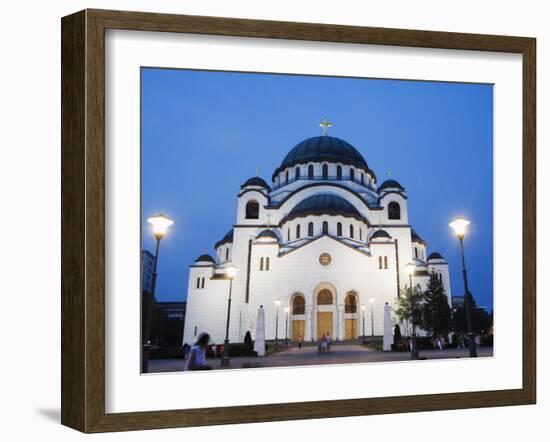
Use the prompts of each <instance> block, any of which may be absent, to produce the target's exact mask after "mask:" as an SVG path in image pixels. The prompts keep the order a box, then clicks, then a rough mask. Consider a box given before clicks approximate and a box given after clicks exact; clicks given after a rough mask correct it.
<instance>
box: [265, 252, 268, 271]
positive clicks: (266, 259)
mask: <svg viewBox="0 0 550 442" xmlns="http://www.w3.org/2000/svg"><path fill="white" fill-rule="evenodd" d="M265 269H266V271H269V256H268V257H266V258H265Z"/></svg>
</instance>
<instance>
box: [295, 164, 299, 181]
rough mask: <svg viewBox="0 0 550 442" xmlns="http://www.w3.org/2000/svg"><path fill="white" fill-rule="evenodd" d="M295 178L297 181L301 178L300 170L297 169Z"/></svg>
mask: <svg viewBox="0 0 550 442" xmlns="http://www.w3.org/2000/svg"><path fill="white" fill-rule="evenodd" d="M294 176H295V178H296V179H299V178H300V168H299V167H297V168H296V170H295V171H294Z"/></svg>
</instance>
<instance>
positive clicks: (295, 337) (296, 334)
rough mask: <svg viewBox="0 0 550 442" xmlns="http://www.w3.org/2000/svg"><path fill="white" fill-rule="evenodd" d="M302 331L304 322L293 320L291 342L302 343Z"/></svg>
mask: <svg viewBox="0 0 550 442" xmlns="http://www.w3.org/2000/svg"><path fill="white" fill-rule="evenodd" d="M304 329H305V321H304V320H303V319H293V320H292V338H291V339H292V341H293V342H298V341H299V340H301V341H302V342H304Z"/></svg>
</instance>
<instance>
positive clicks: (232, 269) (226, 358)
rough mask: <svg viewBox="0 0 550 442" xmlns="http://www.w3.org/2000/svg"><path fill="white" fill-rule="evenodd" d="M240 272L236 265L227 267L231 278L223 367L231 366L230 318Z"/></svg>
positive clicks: (227, 273)
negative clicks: (235, 286) (234, 281)
mask: <svg viewBox="0 0 550 442" xmlns="http://www.w3.org/2000/svg"><path fill="white" fill-rule="evenodd" d="M238 272H239V269H238V268H237V267H235V266H229V267H227V268H226V269H225V274H226V275H227V278H228V279H229V297H228V298H227V322H226V323H225V340H224V341H223V356H222V363H221V366H222V367H229V318H230V317H231V290H232V289H233V279H234V278H235V276H236V275H237V273H238Z"/></svg>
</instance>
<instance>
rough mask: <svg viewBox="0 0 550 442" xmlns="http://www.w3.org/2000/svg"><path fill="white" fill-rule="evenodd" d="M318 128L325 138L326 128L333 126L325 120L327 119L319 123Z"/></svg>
mask: <svg viewBox="0 0 550 442" xmlns="http://www.w3.org/2000/svg"><path fill="white" fill-rule="evenodd" d="M319 126H320V127H322V128H323V135H324V136H325V137H326V136H327V135H328V128H329V127H332V126H334V124H332V123H331V122H330V121H328V120H327V117H325V118H323V121H321V123H319Z"/></svg>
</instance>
